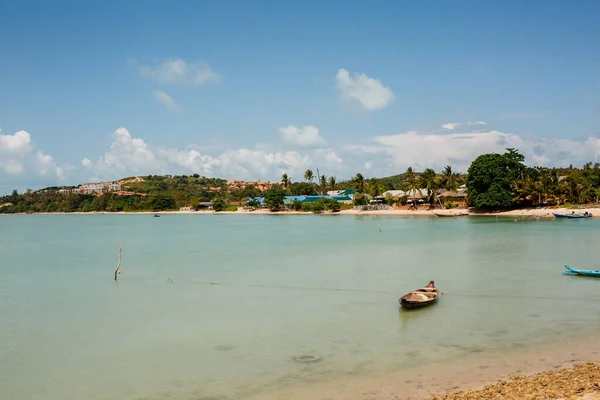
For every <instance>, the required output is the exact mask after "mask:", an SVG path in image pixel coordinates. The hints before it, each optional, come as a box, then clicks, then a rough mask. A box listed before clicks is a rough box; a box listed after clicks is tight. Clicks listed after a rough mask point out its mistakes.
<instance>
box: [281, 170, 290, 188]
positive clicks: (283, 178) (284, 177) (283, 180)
mask: <svg viewBox="0 0 600 400" xmlns="http://www.w3.org/2000/svg"><path fill="white" fill-rule="evenodd" d="M281 183H282V184H283V187H284V188H285V189H289V188H290V185H291V183H292V179H291V178H290V177H289V176H288V174H283V175H281Z"/></svg>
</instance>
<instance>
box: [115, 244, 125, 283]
mask: <svg viewBox="0 0 600 400" xmlns="http://www.w3.org/2000/svg"><path fill="white" fill-rule="evenodd" d="M122 250H123V243H121V247H119V260H118V262H117V269H115V281H116V280H117V275H119V274H120V273H121V271H119V268H120V267H121V251H122Z"/></svg>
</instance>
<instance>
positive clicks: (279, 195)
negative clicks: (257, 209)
mask: <svg viewBox="0 0 600 400" xmlns="http://www.w3.org/2000/svg"><path fill="white" fill-rule="evenodd" d="M284 198H285V191H284V190H283V189H281V188H280V187H278V186H273V187H272V188H271V189H269V190H267V191H266V192H265V205H266V206H267V208H268V209H269V210H271V211H279V210H281V209H282V208H283V199H284Z"/></svg>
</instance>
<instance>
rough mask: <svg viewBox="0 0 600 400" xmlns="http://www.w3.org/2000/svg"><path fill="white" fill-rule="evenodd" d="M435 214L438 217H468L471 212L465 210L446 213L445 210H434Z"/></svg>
mask: <svg viewBox="0 0 600 400" xmlns="http://www.w3.org/2000/svg"><path fill="white" fill-rule="evenodd" d="M433 215H435V216H438V217H466V216H468V215H469V213H465V212H458V213H445V212H439V211H433Z"/></svg>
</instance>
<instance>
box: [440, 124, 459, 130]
mask: <svg viewBox="0 0 600 400" xmlns="http://www.w3.org/2000/svg"><path fill="white" fill-rule="evenodd" d="M442 128H444V129H451V130H454V129H456V124H453V123H452V122H449V123H447V124H444V125H442Z"/></svg>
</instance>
